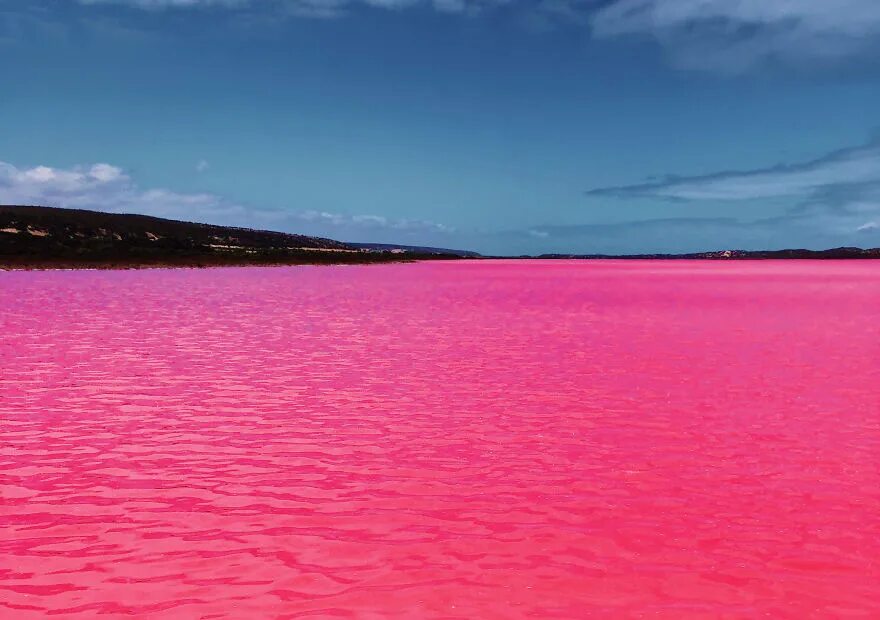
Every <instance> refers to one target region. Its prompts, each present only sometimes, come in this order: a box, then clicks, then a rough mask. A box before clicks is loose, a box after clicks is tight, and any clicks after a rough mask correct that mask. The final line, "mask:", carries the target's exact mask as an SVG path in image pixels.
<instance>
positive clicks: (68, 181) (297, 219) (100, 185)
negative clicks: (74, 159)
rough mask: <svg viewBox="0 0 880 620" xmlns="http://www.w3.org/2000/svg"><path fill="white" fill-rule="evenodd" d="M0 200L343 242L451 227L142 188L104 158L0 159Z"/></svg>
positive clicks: (413, 235)
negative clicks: (55, 162)
mask: <svg viewBox="0 0 880 620" xmlns="http://www.w3.org/2000/svg"><path fill="white" fill-rule="evenodd" d="M0 204H12V205H40V206H50V207H62V208H67V209H90V210H97V211H106V212H109V213H138V214H142V215H152V216H155V217H163V218H168V219H176V220H184V221H192V222H202V223H209V224H220V225H228V226H243V227H248V228H271V229H273V230H280V231H284V232H294V233H300V234H310V235H318V236H324V237H333V238H335V239H339V240H342V241H373V240H374V239H376V238H379V239H380V240H386V239H392V238H398V237H399V238H402V239H403V240H412V239H413V238H415V239H420V238H421V237H422V236H425V235H427V236H437V235H447V234H449V233H452V232H454V230H453V229H452V228H449V227H447V226H444V225H442V224H437V223H434V222H429V221H423V220H401V219H390V218H386V217H383V216H379V215H358V214H354V215H351V214H343V213H331V212H327V211H319V210H300V211H287V210H271V209H259V208H253V207H248V206H245V205H241V204H237V203H235V202H233V201H229V200H226V199H224V198H223V197H221V196H217V195H215V194H212V193H207V192H202V193H184V192H176V191H172V190H168V189H142V188H140V187H139V186H138V185H137V184H136V183H135V182H134V180H133V179H132V178H131V177H130V176H129V175H128V174H127V173H126V172H125V171H123V170H122V169H121V168H119V167H117V166H113V165H111V164H106V163H98V164H92V165H88V166H74V167H72V168H53V167H50V166H34V167H31V168H18V167H16V166H14V165H12V164H9V163H6V162H3V161H0ZM402 242H403V241H401V243H402Z"/></svg>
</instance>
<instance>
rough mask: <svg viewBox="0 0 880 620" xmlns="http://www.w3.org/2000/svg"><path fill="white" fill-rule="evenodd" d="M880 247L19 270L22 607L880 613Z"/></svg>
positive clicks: (3, 569) (448, 615) (15, 512)
mask: <svg viewBox="0 0 880 620" xmlns="http://www.w3.org/2000/svg"><path fill="white" fill-rule="evenodd" d="M878 559H880V263H875V262H871V261H865V262H857V261H853V262H800V261H788V262H727V263H718V262H684V261H682V262H651V261H645V262H642V261H633V262H617V261H607V262H568V261H558V262H551V261H545V262H537V261H497V262H474V261H463V262H451V263H446V262H444V263H440V262H437V263H417V264H407V265H388V266H365V267H286V268H244V269H207V270H144V271H111V272H95V271H91V272H90V271H79V272H76V271H67V272H65V271H57V272H31V273H24V272H7V273H0V617H2V618H14V619H16V620H18V619H29V618H43V617H46V616H57V617H62V618H95V617H101V618H117V617H118V618H123V617H124V618H130V617H135V618H150V619H168V618H203V619H209V618H243V619H257V618H365V619H369V618H376V619H378V618H402V619H411V618H444V619H452V618H462V619H480V618H489V619H502V618H503V619H516V618H538V619H544V618H584V617H590V616H594V617H599V618H643V617H644V618H675V619H679V618H753V617H776V618H797V619H801V618H830V617H834V618H878V617H880V563H878Z"/></svg>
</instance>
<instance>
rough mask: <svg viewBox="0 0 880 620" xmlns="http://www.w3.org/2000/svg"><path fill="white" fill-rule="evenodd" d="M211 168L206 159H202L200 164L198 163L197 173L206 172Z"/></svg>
mask: <svg viewBox="0 0 880 620" xmlns="http://www.w3.org/2000/svg"><path fill="white" fill-rule="evenodd" d="M210 167H211V164H209V163H208V162H207V161H206V160H204V159H200V160H199V161H198V162H196V172H206V171H207V170H208V168H210Z"/></svg>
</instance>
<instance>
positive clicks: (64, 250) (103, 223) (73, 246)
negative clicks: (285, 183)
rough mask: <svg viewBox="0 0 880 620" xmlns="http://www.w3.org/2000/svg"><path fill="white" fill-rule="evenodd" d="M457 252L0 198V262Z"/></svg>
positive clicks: (189, 262) (277, 259) (412, 256)
mask: <svg viewBox="0 0 880 620" xmlns="http://www.w3.org/2000/svg"><path fill="white" fill-rule="evenodd" d="M455 258H460V256H459V255H457V254H452V253H447V252H445V251H442V250H436V251H434V250H432V249H431V248H419V249H418V251H405V250H393V249H379V250H377V249H368V248H361V247H355V246H353V245H349V244H346V243H343V242H341V241H334V240H333V239H324V238H321V237H308V236H305V235H294V234H288V233H280V232H271V231H264V230H252V229H248V228H233V227H228V226H214V225H209V224H196V223H192V222H180V221H176V220H166V219H163V218H158V217H151V216H147V215H129V214H118V213H102V212H98V211H85V210H79V209H58V208H52V207H36V206H2V205H0V268H13V269H15V268H18V269H43V268H105V269H112V268H136V267H166V266H167V267H213V266H233V265H300V264H371V263H388V262H401V261H412V260H429V259H430V260H437V259H455Z"/></svg>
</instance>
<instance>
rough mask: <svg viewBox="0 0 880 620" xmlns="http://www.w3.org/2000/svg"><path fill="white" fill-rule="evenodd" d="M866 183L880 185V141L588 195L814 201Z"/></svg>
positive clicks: (669, 178) (673, 177)
mask: <svg viewBox="0 0 880 620" xmlns="http://www.w3.org/2000/svg"><path fill="white" fill-rule="evenodd" d="M866 184H868V185H870V184H880V140H874V141H871V142H869V143H868V144H866V145H865V146H860V147H855V148H847V149H841V150H839V151H835V152H833V153H830V154H828V155H826V156H824V157H820V158H818V159H815V160H813V161H808V162H805V163H800V164H793V165H779V166H774V167H771V168H763V169H755V170H746V171H734V172H719V173H715V174H708V175H704V176H690V177H679V176H671V177H667V178H666V179H664V180H662V181H658V182H651V183H641V184H635V185H623V186H619V187H602V188H598V189H593V190H590V191H589V192H588V194H590V195H593V196H617V197H622V198H627V197H630V198H632V197H650V198H663V199H675V200H754V199H762V198H763V199H766V198H785V197H794V198H809V197H816V196H818V195H819V194H822V193H826V194H827V193H828V192H829V191H830V190H832V189H833V190H835V191H837V192H840V191H841V190H843V189H845V188H852V189H853V190H858V191H861V190H862V189H863V186H864V185H866Z"/></svg>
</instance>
